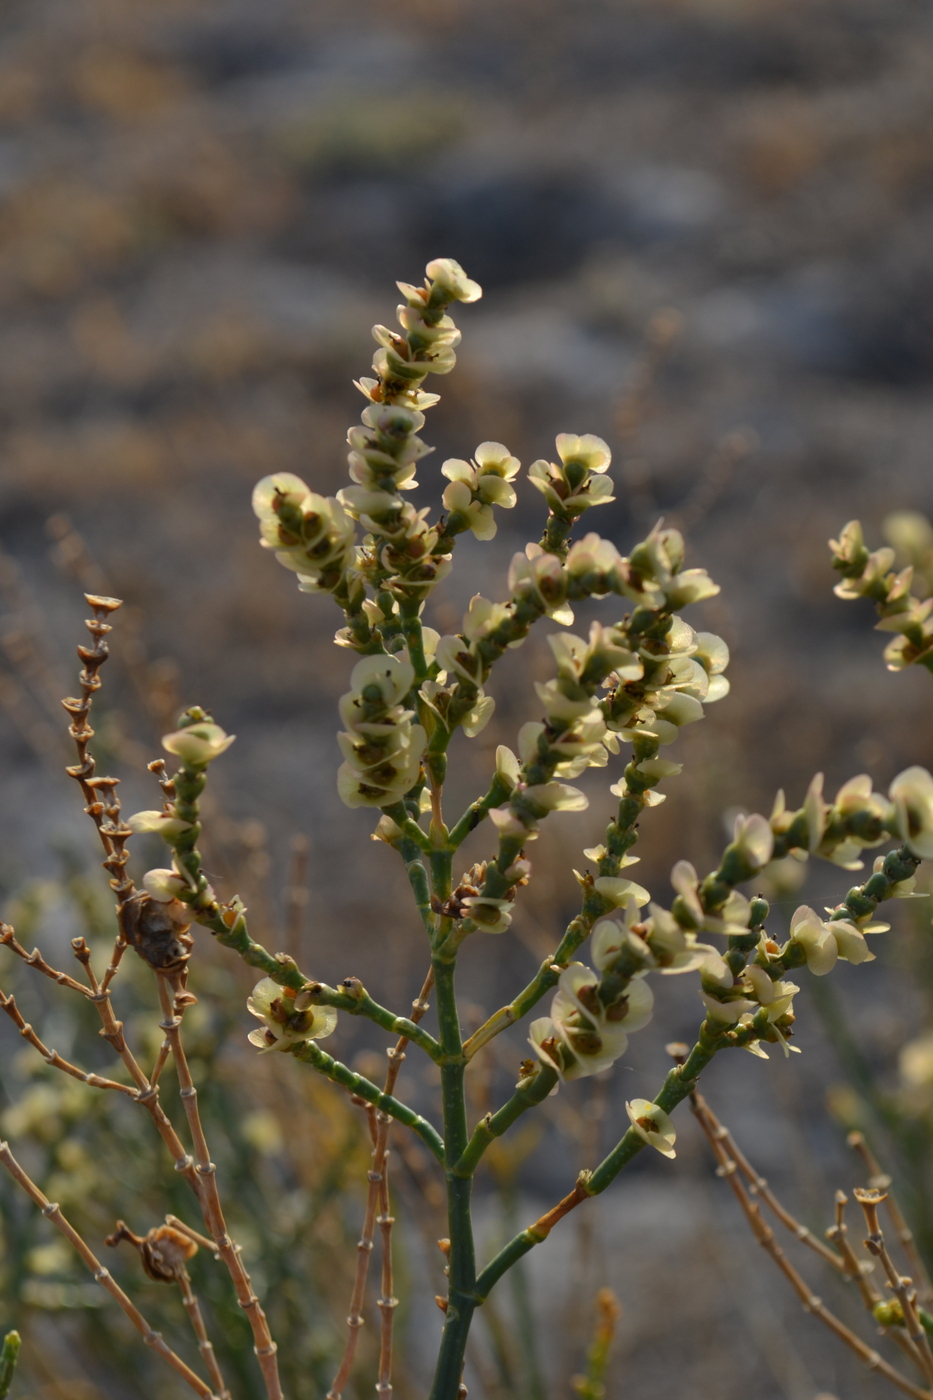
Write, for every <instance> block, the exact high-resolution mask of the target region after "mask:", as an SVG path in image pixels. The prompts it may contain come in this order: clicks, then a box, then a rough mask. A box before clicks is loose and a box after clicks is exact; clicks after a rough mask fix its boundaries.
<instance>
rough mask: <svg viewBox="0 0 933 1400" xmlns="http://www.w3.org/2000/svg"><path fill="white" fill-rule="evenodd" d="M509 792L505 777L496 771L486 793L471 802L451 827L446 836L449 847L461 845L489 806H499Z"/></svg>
mask: <svg viewBox="0 0 933 1400" xmlns="http://www.w3.org/2000/svg"><path fill="white" fill-rule="evenodd" d="M510 792H511V788H510V787H509V785H508V783H507V782H506V780H505V778H503V777H502V776H501V774H499V773H497V774H496V775H495V777H494V778H493V780H492V782H491V783H490V785H489V791H488V792H487V793H486V795H485V796H484V797H478V798H477V799H476V801H475V802H471V803H470V805H469V807H468V808H467V809H466V811H465V812H464V814H463V816H462V817H461V818H460V820H459V821H458V822H457V823H456V825H455V826H453V827H452V828H451V832H450V836H449V838H448V840H449V845H450V847H451V849H452V850H456V849H457V848H458V847H459V846H462V845H463V842H464V841H465V840H466V838H467V837H468V836H469V834H470V832H471V831H475V830H476V828H477V827H478V826H479V824H480V822H481V821H482V820H483V818H484V817H485V815H486V813H487V812H488V811H489V810H490V808H492V807H501V806H502V803H503V802H505V800H506V798H507V797H508V795H509V793H510Z"/></svg>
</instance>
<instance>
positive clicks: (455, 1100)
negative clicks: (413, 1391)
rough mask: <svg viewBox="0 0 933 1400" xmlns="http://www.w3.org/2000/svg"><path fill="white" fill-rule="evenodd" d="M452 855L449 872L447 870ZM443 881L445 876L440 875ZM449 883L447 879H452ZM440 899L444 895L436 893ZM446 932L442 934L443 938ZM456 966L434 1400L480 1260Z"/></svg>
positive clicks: (446, 1381) (453, 1375)
mask: <svg viewBox="0 0 933 1400" xmlns="http://www.w3.org/2000/svg"><path fill="white" fill-rule="evenodd" d="M449 859H450V858H449V856H448V869H449ZM439 873H440V874H441V878H442V879H443V872H439ZM448 882H449V877H448ZM436 892H437V893H438V894H439V895H442V893H443V891H442V890H440V891H436ZM444 933H446V930H444V931H443V932H442V933H441V934H440V935H439V938H442V937H443V934H444ZM454 970H455V969H454V964H453V963H452V962H447V961H446V960H444V959H443V958H441V957H439V956H437V955H435V957H434V977H435V985H436V988H437V1019H438V1026H439V1028H440V1040H441V1048H442V1049H443V1051H444V1056H445V1062H444V1063H443V1064H442V1065H441V1091H442V1094H443V1099H444V1140H445V1158H444V1166H445V1175H446V1178H447V1226H448V1235H449V1238H450V1254H449V1256H448V1258H449V1279H450V1282H449V1287H448V1295H447V1308H446V1311H445V1316H444V1334H443V1337H442V1339H441V1349H440V1353H439V1355H438V1359H437V1369H436V1370H435V1373H434V1383H433V1385H432V1387H431V1400H457V1396H458V1394H459V1390H460V1384H461V1377H462V1375H463V1357H464V1352H465V1350H466V1342H467V1336H468V1334H469V1330H470V1323H471V1322H472V1320H473V1313H474V1310H475V1308H476V1305H477V1303H478V1302H479V1299H478V1298H477V1296H476V1257H475V1252H474V1243H473V1222H472V1218H471V1213H470V1197H471V1192H472V1186H473V1181H472V1178H471V1177H469V1176H466V1177H464V1176H458V1175H457V1173H456V1171H455V1167H456V1165H457V1163H458V1162H459V1161H460V1159H461V1157H462V1156H463V1153H464V1151H465V1150H466V1146H467V1140H468V1138H467V1120H466V1095H465V1092H464V1083H463V1074H464V1068H465V1061H464V1058H463V1047H462V1043H461V1037H460V1020H459V1016H458V1014H457V999H456V990H455V984H454Z"/></svg>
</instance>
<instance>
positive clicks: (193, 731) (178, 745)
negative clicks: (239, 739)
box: [162, 720, 236, 768]
mask: <svg viewBox="0 0 933 1400" xmlns="http://www.w3.org/2000/svg"><path fill="white" fill-rule="evenodd" d="M235 738H236V735H235V734H226V733H225V732H224V730H222V729H221V727H220V725H219V724H213V723H212V722H210V721H207V720H204V721H201V722H199V723H197V724H189V725H188V727H187V728H186V729H178V730H176V731H175V733H174V734H166V735H165V736H164V737H163V739H162V747H163V749H167V750H168V752H169V753H173V754H174V755H175V757H176V758H180V759H181V761H182V763H184V764H186V765H187V766H188V767H190V768H206V767H207V765H208V764H209V763H213V761H214V759H215V758H219V757H220V755H221V754H222V753H224V752H225V751H226V750H227V749H229V747H230V745H231V744H232V743H233V741H234V739H235Z"/></svg>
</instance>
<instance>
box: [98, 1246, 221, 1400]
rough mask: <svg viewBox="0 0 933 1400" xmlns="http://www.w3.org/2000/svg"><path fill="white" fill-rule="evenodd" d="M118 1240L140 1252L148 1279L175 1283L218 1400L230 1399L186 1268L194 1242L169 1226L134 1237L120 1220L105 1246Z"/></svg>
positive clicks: (196, 1250)
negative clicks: (125, 1242) (124, 1241)
mask: <svg viewBox="0 0 933 1400" xmlns="http://www.w3.org/2000/svg"><path fill="white" fill-rule="evenodd" d="M121 1240H126V1241H127V1243H128V1244H131V1245H133V1247H134V1248H135V1249H137V1250H138V1251H139V1255H140V1259H141V1262H142V1266H143V1269H144V1270H145V1271H146V1273H147V1274H148V1276H149V1277H150V1278H153V1279H156V1280H157V1281H158V1282H159V1283H177V1284H178V1288H179V1291H180V1293H181V1300H182V1303H183V1304H184V1308H185V1311H186V1312H187V1314H188V1320H189V1321H190V1323H191V1328H192V1331H193V1332H194V1335H195V1338H196V1339H197V1343H198V1351H199V1352H200V1353H201V1357H202V1360H203V1361H204V1364H205V1366H206V1367H207V1373H208V1375H209V1376H210V1378H211V1384H212V1385H213V1387H214V1389H215V1390H216V1391H217V1394H218V1397H219V1400H230V1391H229V1390H228V1389H227V1386H226V1383H225V1381H224V1378H223V1375H222V1373H221V1370H220V1365H219V1363H218V1361H217V1356H216V1353H215V1351H214V1345H213V1343H212V1342H211V1339H210V1337H209V1336H208V1335H207V1328H206V1327H205V1325H204V1317H203V1314H202V1312H201V1305H200V1303H199V1302H198V1300H197V1297H196V1296H195V1293H194V1290H193V1289H192V1287H191V1279H190V1277H189V1275H188V1270H187V1269H186V1268H185V1264H186V1261H187V1260H188V1259H190V1258H192V1256H193V1255H195V1254H197V1252H198V1245H197V1243H196V1242H195V1241H194V1240H192V1239H191V1236H190V1235H189V1234H188V1233H187V1231H183V1230H179V1229H177V1227H176V1226H174V1225H170V1224H168V1223H166V1224H165V1225H156V1226H155V1228H154V1229H152V1230H150V1231H149V1233H148V1234H147V1235H135V1234H134V1233H133V1231H132V1230H131V1229H130V1228H129V1226H128V1225H126V1224H125V1223H124V1222H123V1221H122V1220H118V1221H117V1228H116V1229H115V1230H114V1232H113V1234H112V1235H108V1237H107V1239H106V1240H105V1241H104V1243H105V1244H107V1245H109V1246H110V1247H111V1248H114V1247H115V1246H116V1245H118V1244H120V1242H121Z"/></svg>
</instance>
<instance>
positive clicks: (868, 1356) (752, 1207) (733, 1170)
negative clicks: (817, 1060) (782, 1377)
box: [694, 1094, 930, 1400]
mask: <svg viewBox="0 0 933 1400" xmlns="http://www.w3.org/2000/svg"><path fill="white" fill-rule="evenodd" d="M705 1110H706V1105H705V1103H704V1101H703V1099H702V1097H701V1096H700V1095H699V1094H697V1095H696V1097H695V1101H694V1114H695V1116H696V1119H697V1121H698V1123H699V1124H700V1127H701V1128H702V1129H703V1131H704V1133H705V1134H706V1137H707V1139H708V1141H709V1144H710V1146H711V1147H712V1149H713V1152H714V1153H715V1154H716V1160H717V1161H718V1162H719V1165H720V1168H721V1169H722V1172H723V1175H724V1176H725V1179H726V1180H727V1181H728V1183H729V1185H730V1186H731V1188H732V1191H733V1192H734V1194H735V1197H736V1200H737V1201H738V1202H739V1205H740V1206H741V1207H742V1211H743V1214H744V1215H745V1218H746V1220H747V1221H748V1224H749V1226H750V1227H751V1230H752V1233H753V1235H754V1236H755V1238H756V1240H757V1241H758V1243H759V1244H760V1245H761V1246H762V1248H763V1249H764V1250H765V1251H766V1253H767V1254H768V1255H769V1256H770V1257H771V1258H772V1259H773V1260H774V1262H775V1264H777V1266H778V1268H779V1269H780V1270H781V1272H782V1273H783V1274H784V1276H785V1278H786V1279H787V1280H788V1282H789V1283H790V1285H791V1287H792V1288H793V1290H794V1292H795V1293H796V1294H797V1297H798V1298H799V1299H800V1302H801V1303H802V1305H803V1307H804V1309H805V1310H806V1311H807V1312H808V1313H811V1314H812V1315H813V1316H814V1317H816V1318H818V1319H819V1321H820V1322H822V1323H823V1325H824V1326H825V1327H828V1328H829V1330H830V1331H831V1332H833V1333H835V1335H836V1336H837V1337H838V1338H839V1339H840V1341H842V1342H844V1343H845V1345H846V1346H847V1347H849V1348H850V1349H851V1350H852V1351H854V1352H855V1354H856V1355H857V1356H858V1357H859V1358H860V1359H861V1360H862V1361H864V1362H865V1364H866V1366H868V1367H869V1369H870V1370H873V1371H877V1372H878V1373H879V1374H880V1375H882V1376H884V1377H885V1379H886V1380H888V1381H890V1382H891V1383H892V1385H895V1386H897V1388H898V1389H899V1390H902V1391H903V1392H904V1393H905V1394H906V1395H911V1396H913V1397H914V1400H929V1395H930V1392H929V1391H928V1390H924V1389H922V1388H921V1387H920V1386H918V1385H915V1384H914V1383H913V1382H912V1381H909V1380H908V1379H907V1377H906V1376H902V1375H901V1373H900V1371H898V1370H897V1369H896V1368H895V1367H894V1366H892V1365H891V1364H890V1363H889V1362H887V1361H885V1360H884V1358H883V1357H881V1356H879V1354H878V1352H876V1351H875V1350H874V1348H873V1347H870V1346H868V1344H867V1343H866V1342H863V1341H862V1339H861V1337H858V1336H856V1334H855V1333H854V1332H853V1331H851V1329H850V1328H848V1327H847V1326H846V1325H845V1323H844V1322H842V1321H840V1319H839V1318H838V1317H836V1316H835V1314H834V1313H832V1312H830V1310H829V1309H828V1308H827V1307H825V1306H824V1304H823V1301H822V1299H821V1298H818V1297H816V1295H815V1294H814V1293H813V1292H812V1290H811V1289H810V1287H809V1285H808V1284H807V1282H806V1280H805V1279H804V1278H802V1276H801V1275H800V1274H799V1273H798V1272H797V1270H796V1269H795V1268H794V1266H793V1264H792V1263H791V1262H790V1260H789V1259H788V1258H787V1256H786V1255H785V1254H784V1251H783V1250H782V1249H781V1248H780V1246H779V1245H778V1243H777V1241H776V1240H775V1238H774V1231H773V1230H772V1229H771V1228H770V1226H768V1225H767V1224H766V1223H765V1221H764V1220H763V1219H762V1215H761V1207H760V1206H759V1205H758V1203H757V1202H756V1201H753V1200H751V1199H750V1197H749V1195H748V1192H747V1191H746V1189H745V1187H744V1186H743V1184H742V1182H741V1179H740V1174H739V1170H738V1167H737V1163H736V1162H735V1161H734V1160H733V1158H732V1157H731V1156H730V1154H729V1152H728V1151H727V1150H726V1147H725V1145H724V1142H723V1139H722V1138H721V1137H720V1136H718V1135H717V1133H716V1132H715V1129H714V1127H713V1123H712V1121H710V1119H709V1118H708V1117H707V1115H706V1112H705Z"/></svg>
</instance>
